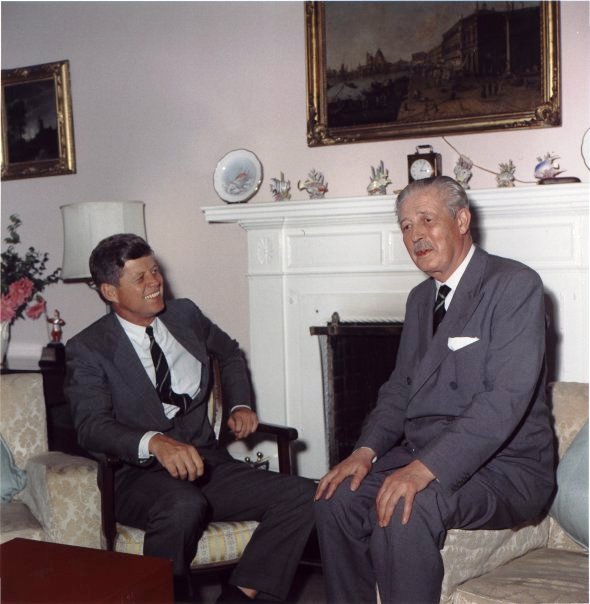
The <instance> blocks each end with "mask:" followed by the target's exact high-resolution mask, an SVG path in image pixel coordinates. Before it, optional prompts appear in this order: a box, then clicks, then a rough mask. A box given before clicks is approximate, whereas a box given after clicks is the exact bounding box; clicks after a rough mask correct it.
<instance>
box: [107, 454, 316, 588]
mask: <svg viewBox="0 0 590 604" xmlns="http://www.w3.org/2000/svg"><path fill="white" fill-rule="evenodd" d="M314 490H315V485H314V483H313V482H312V481H311V480H307V479H305V478H300V477H297V476H286V475H283V474H278V473H276V472H270V471H265V470H255V469H253V468H251V467H250V466H248V465H247V464H245V463H242V462H238V461H234V460H232V459H231V458H230V459H228V460H225V461H221V462H218V463H209V461H208V462H207V465H206V474H205V476H204V477H203V478H200V479H198V480H196V481H195V482H188V481H185V480H177V479H175V478H172V476H170V474H168V472H167V471H166V470H164V469H161V470H158V471H150V470H144V469H139V468H130V467H128V468H126V469H125V474H124V478H122V479H119V480H118V481H117V486H116V502H117V503H116V511H115V514H116V517H117V520H118V521H119V522H121V523H123V524H127V525H129V526H134V527H137V528H140V529H142V530H144V531H145V540H144V548H143V553H144V554H145V555H150V556H158V557H164V558H168V559H171V560H172V561H173V572H174V575H175V576H176V577H178V576H181V575H183V574H185V573H187V572H188V569H189V566H190V563H191V561H192V559H193V558H194V556H195V553H196V551H197V545H198V541H199V538H200V537H201V535H202V533H203V530H204V529H205V527H206V525H207V523H208V522H210V521H232V520H257V521H259V522H260V524H259V526H258V527H257V529H256V531H255V532H254V535H253V536H252V538H251V540H250V542H249V543H248V546H247V547H246V550H245V551H244V554H243V556H242V558H241V560H240V562H239V564H238V565H237V566H236V568H235V569H234V571H233V573H232V575H231V578H230V582H231V583H232V584H234V585H240V586H242V587H250V588H253V589H256V590H258V591H260V592H263V593H265V594H268V595H270V596H273V597H275V598H279V599H285V598H286V596H287V594H288V591H289V587H290V585H291V581H292V579H293V576H294V574H295V571H296V569H297V564H298V563H299V559H300V557H301V554H302V552H303V549H304V547H305V544H306V542H307V539H308V537H309V534H310V533H311V530H312V527H313V523H314V519H313V494H314Z"/></svg>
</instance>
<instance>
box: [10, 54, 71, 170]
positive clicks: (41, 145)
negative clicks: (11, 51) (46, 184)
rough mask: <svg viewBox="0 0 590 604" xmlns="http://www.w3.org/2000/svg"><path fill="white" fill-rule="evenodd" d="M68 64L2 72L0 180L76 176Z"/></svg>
mask: <svg viewBox="0 0 590 604" xmlns="http://www.w3.org/2000/svg"><path fill="white" fill-rule="evenodd" d="M75 172H76V157H75V151H74V128H73V119H72V100H71V93H70V67H69V62H68V61H59V62H56V63H44V64H42V65H32V66H30V67H19V68H17V69H3V70H2V180H11V179H16V178H32V177H37V176H55V175H58V174H74V173H75Z"/></svg>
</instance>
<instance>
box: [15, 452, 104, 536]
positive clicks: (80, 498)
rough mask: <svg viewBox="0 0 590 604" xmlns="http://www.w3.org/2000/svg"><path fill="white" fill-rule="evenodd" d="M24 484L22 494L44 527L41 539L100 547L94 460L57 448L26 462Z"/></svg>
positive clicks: (98, 499) (99, 523) (97, 493)
mask: <svg viewBox="0 0 590 604" xmlns="http://www.w3.org/2000/svg"><path fill="white" fill-rule="evenodd" d="M26 469H27V474H28V478H29V480H28V483H27V486H26V487H25V490H24V492H23V494H22V497H21V499H22V501H23V503H25V504H27V505H28V507H29V509H30V510H31V512H32V513H33V515H34V516H35V517H36V518H37V519H38V520H39V521H40V522H41V524H42V526H43V528H44V529H45V540H46V541H53V542H55V543H65V544H68V545H80V546H83V547H94V548H100V547H101V517H100V492H99V489H98V486H97V483H96V473H97V463H96V462H95V461H93V460H91V459H87V458H85V457H74V456H72V455H66V454H65V453H60V452H58V451H49V452H47V453H45V454H43V455H37V456H35V457H33V458H31V459H29V461H28V462H27V466H26Z"/></svg>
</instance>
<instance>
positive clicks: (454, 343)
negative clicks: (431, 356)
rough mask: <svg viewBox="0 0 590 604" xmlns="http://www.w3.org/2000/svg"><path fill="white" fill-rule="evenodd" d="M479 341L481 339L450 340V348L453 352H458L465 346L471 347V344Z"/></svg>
mask: <svg viewBox="0 0 590 604" xmlns="http://www.w3.org/2000/svg"><path fill="white" fill-rule="evenodd" d="M478 340H479V338H449V341H448V346H449V348H450V349H451V350H452V351H453V352H455V351H456V350H461V348H465V346H469V344H473V343H474V342H477V341H478Z"/></svg>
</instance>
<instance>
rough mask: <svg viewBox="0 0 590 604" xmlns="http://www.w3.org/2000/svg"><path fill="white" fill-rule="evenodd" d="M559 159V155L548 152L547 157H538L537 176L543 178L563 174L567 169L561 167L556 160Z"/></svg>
mask: <svg viewBox="0 0 590 604" xmlns="http://www.w3.org/2000/svg"><path fill="white" fill-rule="evenodd" d="M558 159H559V156H558V155H551V153H547V154H546V155H545V157H543V158H540V157H537V162H539V163H537V165H536V166H535V178H538V179H539V180H542V179H544V178H555V177H556V176H557V175H558V174H561V173H562V172H564V171H565V170H560V169H559V164H558V163H557V161H556V160H558Z"/></svg>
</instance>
